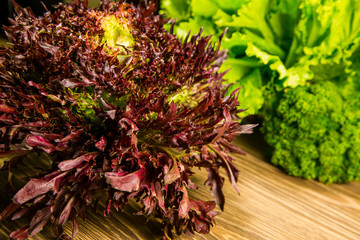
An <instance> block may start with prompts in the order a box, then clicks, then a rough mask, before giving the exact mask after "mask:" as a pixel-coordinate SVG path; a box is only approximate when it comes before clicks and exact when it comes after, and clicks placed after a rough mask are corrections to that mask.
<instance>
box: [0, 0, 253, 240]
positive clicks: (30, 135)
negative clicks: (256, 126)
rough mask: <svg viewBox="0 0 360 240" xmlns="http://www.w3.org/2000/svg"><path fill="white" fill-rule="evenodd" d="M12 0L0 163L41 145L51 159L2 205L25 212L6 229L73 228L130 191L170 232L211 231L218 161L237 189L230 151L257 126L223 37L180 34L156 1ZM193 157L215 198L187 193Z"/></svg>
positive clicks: (218, 197) (3, 59) (220, 200)
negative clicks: (244, 106)
mask: <svg viewBox="0 0 360 240" xmlns="http://www.w3.org/2000/svg"><path fill="white" fill-rule="evenodd" d="M14 6H15V10H16V13H17V15H16V17H15V19H14V20H11V26H10V27H5V31H6V34H7V36H8V38H9V40H10V41H11V42H12V43H11V46H10V47H7V48H4V47H2V48H0V89H1V91H0V151H1V153H0V154H1V157H0V165H1V167H3V169H9V171H10V173H11V171H12V166H13V163H14V162H16V161H25V160H26V159H29V158H26V157H25V158H22V156H26V155H28V154H29V153H36V152H38V153H42V154H46V155H47V157H48V159H49V161H51V163H52V164H51V169H50V170H48V171H47V172H46V173H44V174H41V175H40V173H38V174H37V176H34V177H33V178H31V179H30V181H28V182H27V183H26V185H25V186H23V188H21V189H20V190H19V191H18V192H17V193H16V194H15V196H14V197H13V202H12V203H11V204H10V205H9V206H8V207H7V208H6V209H5V210H4V211H3V212H2V214H1V216H0V218H5V217H8V216H10V215H12V216H13V217H12V219H18V218H23V217H29V219H30V224H29V225H28V226H24V227H22V228H20V229H18V230H16V231H14V232H13V233H11V235H10V237H12V238H15V239H25V238H27V237H29V236H33V235H35V234H37V233H38V232H40V231H41V229H42V228H43V226H44V225H45V224H46V223H51V224H53V226H54V227H55V229H57V228H60V229H61V226H62V225H63V224H64V223H65V222H67V221H70V222H71V223H72V226H73V235H74V236H75V235H76V233H77V231H78V223H77V218H78V217H82V218H84V217H85V208H86V207H88V206H90V205H91V204H93V203H96V201H97V200H98V199H99V198H100V197H101V196H103V195H107V201H106V206H107V207H106V209H105V210H104V214H105V215H108V214H109V211H110V209H111V207H114V208H115V209H118V208H120V209H123V208H124V207H125V205H126V204H127V203H128V201H129V200H130V199H135V200H136V201H137V202H139V204H141V205H142V206H143V209H142V210H141V211H140V212H139V214H143V215H146V216H148V218H150V219H151V218H160V219H161V220H162V221H163V223H164V237H166V238H173V233H174V232H176V233H177V234H181V233H183V232H185V233H189V234H192V233H193V232H194V231H196V232H199V233H207V232H209V229H210V226H212V225H213V217H214V216H215V215H216V214H217V213H216V212H214V211H213V210H214V208H215V202H216V203H217V204H218V205H219V206H220V208H221V209H223V207H224V202H225V200H224V195H223V193H222V186H223V183H224V178H223V177H222V176H220V174H219V168H221V167H222V168H224V169H225V172H226V174H227V176H228V178H229V180H230V182H231V184H232V185H233V186H234V188H235V189H236V190H237V191H238V189H237V186H236V181H237V179H238V173H239V171H238V169H237V168H236V167H235V165H234V163H233V161H232V160H233V159H232V157H231V155H229V153H230V152H236V153H241V154H243V151H242V150H241V149H240V148H238V147H235V146H232V145H231V144H230V142H231V141H232V139H233V137H234V136H235V135H237V134H242V133H250V132H251V131H252V128H253V125H239V124H238V119H237V117H236V115H237V114H238V113H239V111H241V110H238V108H237V106H238V102H237V94H238V91H234V92H233V93H232V94H231V95H230V96H225V93H226V91H227V89H226V88H224V85H223V84H222V81H223V79H222V77H223V75H224V73H221V72H218V70H219V68H220V66H221V64H222V62H223V61H224V60H225V58H226V57H227V55H226V53H225V51H221V50H220V49H219V46H220V44H218V47H217V48H215V47H214V46H213V45H212V44H211V43H209V41H210V37H203V36H201V32H200V33H199V34H196V35H194V36H193V37H191V38H190V39H188V40H185V41H184V43H182V42H181V40H179V39H178V38H177V37H176V36H175V35H174V34H172V33H171V32H170V33H168V32H167V31H166V30H165V29H164V28H163V25H164V24H165V23H166V22H168V20H167V19H164V18H163V17H161V16H158V15H155V14H154V12H155V10H156V6H155V4H154V3H152V2H151V3H149V4H142V5H141V6H140V5H139V6H137V7H136V6H134V5H129V4H126V3H118V2H115V3H111V2H110V1H103V2H101V4H100V5H99V7H97V8H94V9H89V8H87V1H80V0H75V1H74V2H72V3H67V4H60V5H58V7H57V10H56V11H55V12H54V13H50V12H46V13H45V14H44V15H43V16H41V17H38V18H36V17H35V16H34V14H33V13H32V12H31V10H30V9H23V8H21V7H20V6H18V5H17V4H16V3H14ZM24 159H25V160H24ZM32 159H33V158H32ZM193 167H200V168H205V169H206V170H207V172H208V179H207V181H206V184H207V185H210V189H211V193H212V195H213V196H214V198H215V202H213V201H208V202H206V201H201V200H194V199H191V198H190V197H189V194H188V190H189V189H196V186H195V184H194V183H193V182H192V181H191V179H190V177H191V175H192V172H191V168H193Z"/></svg>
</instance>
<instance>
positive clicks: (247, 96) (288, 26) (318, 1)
mask: <svg viewBox="0 0 360 240" xmlns="http://www.w3.org/2000/svg"><path fill="white" fill-rule="evenodd" d="M161 6H162V8H163V12H165V13H167V14H168V16H170V17H174V18H177V19H178V20H179V21H178V23H177V25H176V27H175V31H176V33H178V34H179V35H183V36H185V35H186V33H187V32H188V31H189V30H193V31H195V32H196V31H197V29H199V28H200V27H201V26H206V31H207V32H206V33H207V34H213V35H215V36H219V35H220V34H221V33H222V32H223V31H224V29H225V28H226V27H229V30H228V31H227V34H226V36H225V37H224V40H223V44H222V47H224V48H225V49H229V58H228V60H227V61H226V62H225V63H224V64H223V66H222V67H223V69H228V68H231V70H230V71H229V74H227V76H226V78H227V80H228V82H230V83H236V84H234V85H233V86H232V88H230V89H229V90H230V92H231V90H232V89H236V88H237V87H240V86H242V87H243V90H242V91H241V92H240V95H239V101H240V102H241V106H242V107H245V108H248V111H246V112H244V113H243V114H254V113H261V108H262V107H263V105H264V99H265V94H266V90H267V89H268V88H269V86H274V85H275V86H276V88H274V90H275V91H282V90H283V89H284V88H286V87H296V86H298V85H305V84H306V82H308V81H313V80H329V79H331V78H334V77H337V76H340V75H341V74H342V73H343V72H344V71H345V72H347V73H348V74H350V75H351V74H356V68H355V67H354V62H353V61H352V59H353V58H354V56H355V55H357V53H356V52H357V51H358V49H359V39H360V24H359V23H360V11H359V10H360V2H359V1H357V0H342V1H339V0H231V1H228V0H163V1H162V5H161ZM204 6H206V7H204ZM272 89H273V88H272Z"/></svg>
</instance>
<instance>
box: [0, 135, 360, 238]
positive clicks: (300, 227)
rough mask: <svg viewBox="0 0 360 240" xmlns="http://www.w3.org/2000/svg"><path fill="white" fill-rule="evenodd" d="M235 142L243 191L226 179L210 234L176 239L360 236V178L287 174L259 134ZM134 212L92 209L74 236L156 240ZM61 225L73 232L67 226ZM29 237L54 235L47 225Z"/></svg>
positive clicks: (155, 228)
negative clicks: (328, 180) (335, 180)
mask: <svg viewBox="0 0 360 240" xmlns="http://www.w3.org/2000/svg"><path fill="white" fill-rule="evenodd" d="M248 142H250V143H248ZM235 144H237V145H240V146H242V147H243V149H244V150H246V151H247V153H248V154H247V155H246V156H239V155H238V156H236V161H235V163H236V166H237V167H238V168H239V169H240V170H241V172H240V176H239V182H238V187H239V189H240V192H241V194H240V195H238V194H237V193H236V192H235V190H234V189H233V188H232V186H231V184H230V183H229V181H225V184H224V194H225V198H226V203H225V209H224V212H222V213H221V214H220V215H218V216H217V217H215V219H216V226H214V227H213V228H212V229H211V233H210V234H208V235H198V234H197V235H195V236H194V237H189V236H185V235H182V236H179V237H178V239H189V240H190V239H209V240H211V239H214V240H215V239H220V240H221V239H223V240H239V239H274V240H275V239H276V240H280V239H286V240H288V239H291V240H293V239H304V240H309V239H310V240H313V239H314V240H320V239H324V240H341V239H354V240H357V239H360V182H352V183H348V184H332V185H325V184H322V183H319V182H316V181H310V180H304V179H300V178H295V177H291V176H288V175H286V174H285V173H283V172H282V171H281V170H279V169H278V168H276V167H274V166H272V165H271V164H269V163H268V162H267V160H266V158H265V157H264V151H265V148H266V147H265V144H264V142H263V141H261V139H259V136H245V137H242V138H241V139H237V140H236V142H235ZM195 172H196V174H195V176H194V178H193V181H194V182H195V183H197V185H198V186H199V189H198V190H197V191H192V193H191V195H192V197H193V198H197V199H201V200H212V197H211V194H210V192H209V189H208V187H207V186H204V185H203V182H204V181H205V179H206V173H205V171H199V170H195ZM1 175H2V176H1ZM0 177H1V179H2V182H0V189H1V195H0V210H2V209H4V208H5V205H6V203H7V202H8V201H9V196H8V195H4V186H5V182H4V179H5V177H4V173H3V172H0ZM132 205H133V206H135V208H136V205H134V204H132ZM218 211H220V209H218ZM134 212H135V210H134V208H133V207H131V206H128V207H127V208H126V210H125V211H124V212H116V211H115V210H113V211H112V213H111V214H110V216H109V217H107V218H105V217H104V216H103V215H102V212H101V211H98V212H96V213H94V212H92V211H91V210H89V211H88V213H87V219H86V220H85V221H84V222H81V221H80V232H79V233H78V235H77V237H76V238H75V239H79V240H85V239H86V240H99V239H101V240H115V239H130V240H133V239H134V240H135V239H143V240H152V239H159V238H160V237H161V232H162V230H161V224H160V223H158V222H155V221H150V222H148V223H146V222H145V220H146V219H145V218H144V217H143V216H134V215H133V213H134ZM19 224H20V223H19V222H12V221H10V220H5V221H3V222H1V223H0V239H7V238H8V237H7V235H8V234H9V233H10V232H11V231H13V230H15V229H16V228H17V227H18V226H19ZM65 228H66V230H65V231H66V232H67V233H68V234H69V235H71V231H70V225H69V224H68V225H66V226H65ZM32 239H34V240H40V239H41V240H45V239H46V240H49V239H54V238H53V237H52V236H51V234H50V231H49V229H47V228H45V230H44V231H43V232H42V233H41V234H38V235H37V236H34V237H33V238H32Z"/></svg>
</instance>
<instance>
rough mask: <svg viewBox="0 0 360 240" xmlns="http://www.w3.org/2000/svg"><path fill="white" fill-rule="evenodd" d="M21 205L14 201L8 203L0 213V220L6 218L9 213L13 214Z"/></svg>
mask: <svg viewBox="0 0 360 240" xmlns="http://www.w3.org/2000/svg"><path fill="white" fill-rule="evenodd" d="M20 207H21V205H20V204H16V203H10V204H9V205H8V206H7V207H6V208H5V209H4V211H2V213H1V214H0V221H1V220H3V219H5V218H7V217H8V216H10V215H11V214H13V213H14V212H16V210H18V209H19V208H20Z"/></svg>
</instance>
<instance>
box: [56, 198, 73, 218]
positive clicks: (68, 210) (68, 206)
mask: <svg viewBox="0 0 360 240" xmlns="http://www.w3.org/2000/svg"><path fill="white" fill-rule="evenodd" d="M74 205H75V197H71V198H70V200H69V201H68V202H67V204H66V206H65V208H64V209H63V210H62V212H61V214H60V217H59V224H61V225H63V224H64V223H65V222H66V221H67V220H68V218H69V216H70V213H71V209H72V207H73V206H74Z"/></svg>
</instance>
